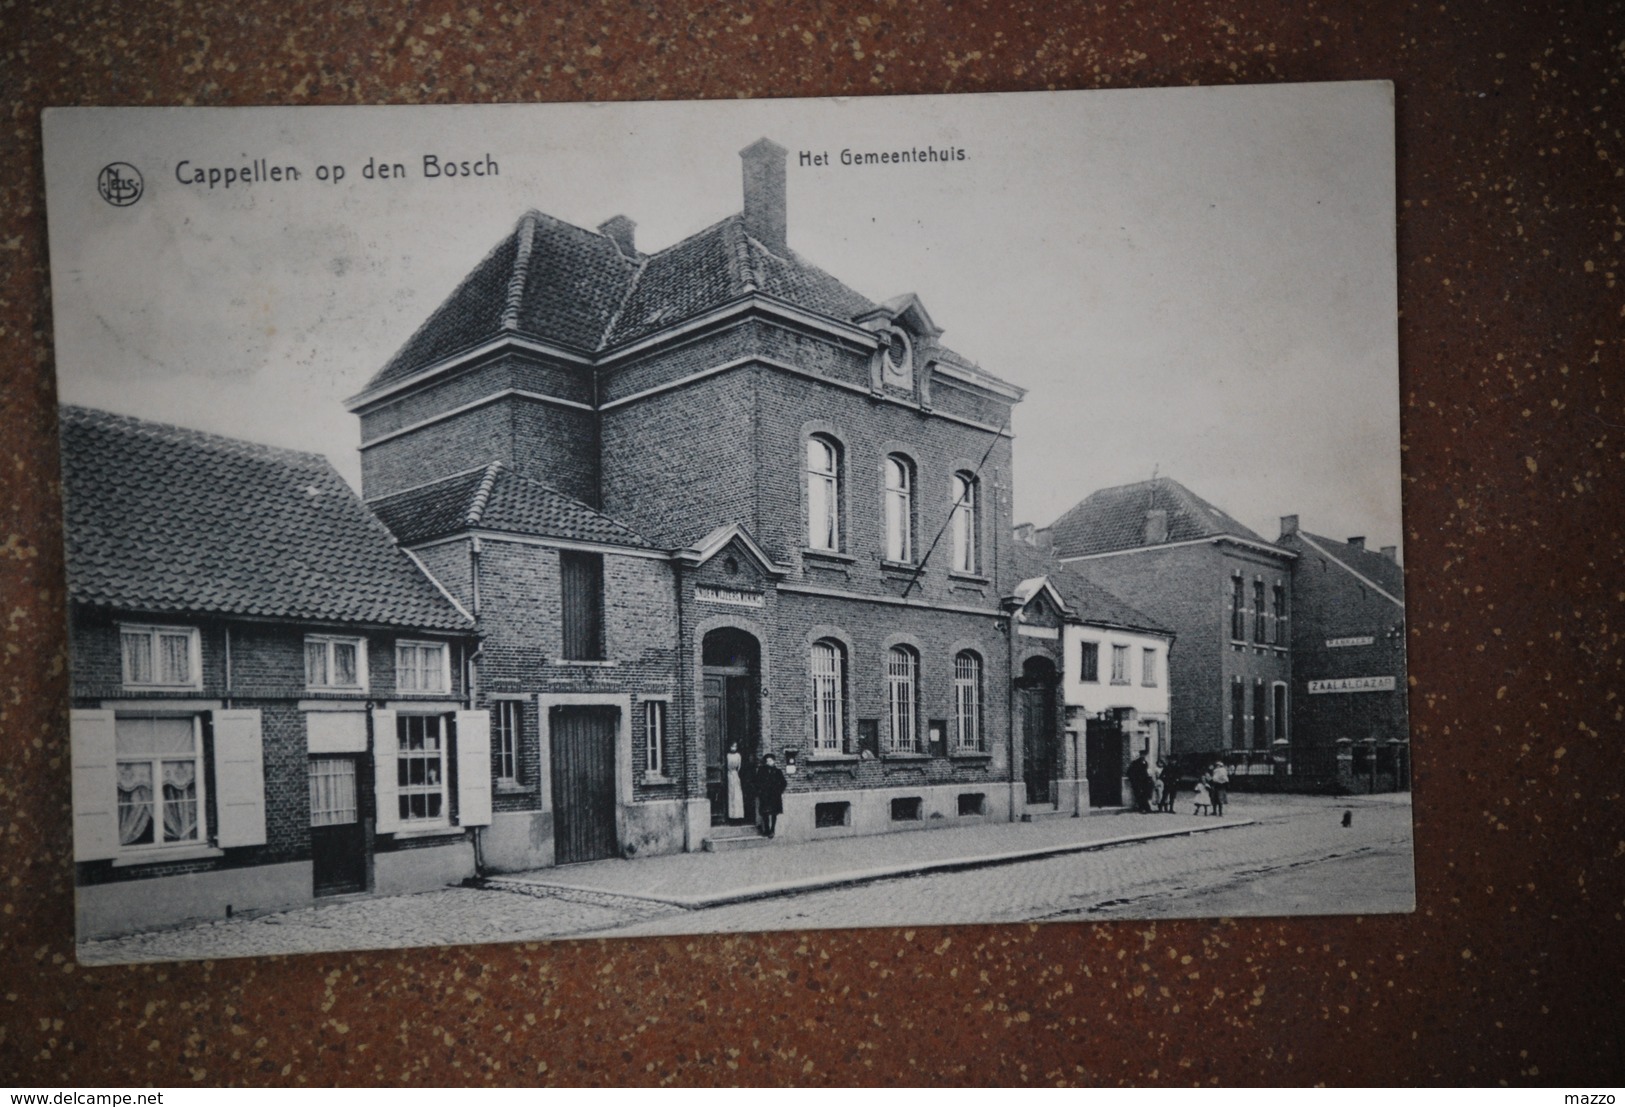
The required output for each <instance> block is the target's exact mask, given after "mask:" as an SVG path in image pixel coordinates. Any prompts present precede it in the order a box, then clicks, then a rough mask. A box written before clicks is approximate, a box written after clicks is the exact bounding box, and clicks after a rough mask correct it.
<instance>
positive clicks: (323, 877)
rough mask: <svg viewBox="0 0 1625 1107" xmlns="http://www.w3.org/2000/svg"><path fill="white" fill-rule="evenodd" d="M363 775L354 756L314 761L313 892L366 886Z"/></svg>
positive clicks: (358, 889)
mask: <svg viewBox="0 0 1625 1107" xmlns="http://www.w3.org/2000/svg"><path fill="white" fill-rule="evenodd" d="M359 774H360V765H359V763H358V760H357V759H356V758H354V757H312V758H311V759H310V764H309V780H310V867H311V884H312V891H313V892H314V893H315V894H316V895H318V896H334V895H342V894H344V893H346V892H362V891H365V890H366V888H367V843H366V830H365V828H364V827H363V825H362V823H361V802H360V801H361V792H360V788H359V787H358V777H359Z"/></svg>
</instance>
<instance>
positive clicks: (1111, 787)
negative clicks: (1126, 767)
mask: <svg viewBox="0 0 1625 1107" xmlns="http://www.w3.org/2000/svg"><path fill="white" fill-rule="evenodd" d="M1083 764H1084V771H1085V773H1086V774H1087V776H1088V778H1089V806H1090V807H1121V806H1123V728H1122V726H1121V724H1119V723H1118V722H1117V720H1116V719H1090V720H1089V722H1088V723H1087V724H1086V725H1085V727H1084V732H1083Z"/></svg>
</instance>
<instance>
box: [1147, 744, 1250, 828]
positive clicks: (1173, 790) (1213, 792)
mask: <svg viewBox="0 0 1625 1107" xmlns="http://www.w3.org/2000/svg"><path fill="white" fill-rule="evenodd" d="M1128 786H1129V791H1130V792H1131V793H1133V796H1134V810H1136V811H1139V812H1142V813H1143V814H1147V815H1149V814H1151V812H1152V811H1154V810H1155V811H1161V812H1165V813H1167V814H1170V815H1171V814H1173V810H1174V799H1175V797H1176V796H1178V795H1179V769H1178V768H1177V767H1176V766H1175V765H1173V764H1170V763H1169V761H1168V759H1167V758H1165V757H1159V758H1157V771H1156V772H1155V773H1152V771H1151V763H1150V755H1149V754H1148V753H1147V751H1145V750H1141V751H1140V752H1139V754H1138V755H1137V756H1136V757H1135V758H1134V760H1133V761H1132V762H1130V763H1129V767H1128ZM1229 791H1230V770H1228V769H1226V768H1225V766H1224V762H1223V761H1220V760H1215V761H1214V762H1213V764H1211V765H1209V766H1208V767H1207V770H1206V771H1205V772H1203V773H1202V776H1201V779H1199V780H1198V781H1197V782H1196V806H1195V808H1193V809H1192V814H1199V813H1201V811H1202V810H1203V809H1204V808H1206V810H1207V812H1208V814H1210V815H1222V814H1224V805H1225V801H1226V799H1227V798H1228V793H1229Z"/></svg>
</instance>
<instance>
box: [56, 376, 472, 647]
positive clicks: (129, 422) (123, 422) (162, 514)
mask: <svg viewBox="0 0 1625 1107" xmlns="http://www.w3.org/2000/svg"><path fill="white" fill-rule="evenodd" d="M60 418H61V429H62V498H63V504H64V510H65V513H66V527H65V530H66V546H67V568H68V595H69V597H70V598H71V599H72V600H73V601H74V602H76V603H83V604H92V605H96V606H102V607H112V608H120V609H123V610H126V611H131V612H144V613H151V614H170V613H173V614H178V615H224V616H233V615H235V616H246V617H255V618H267V619H285V620H297V621H308V622H321V623H349V624H359V625H365V626H383V627H400V628H403V629H412V630H439V631H452V632H464V633H468V632H471V631H472V630H473V624H472V622H471V620H469V618H468V617H467V616H466V615H465V614H464V613H462V612H461V611H460V610H459V609H458V608H457V607H456V606H455V605H454V604H452V603H451V601H450V600H448V599H447V598H446V596H445V595H444V594H443V593H442V592H441V591H440V590H439V589H438V588H437V587H436V586H435V585H434V583H433V582H431V581H430V580H429V579H428V577H426V576H425V575H424V574H423V573H422V572H421V571H419V569H418V568H417V567H416V565H415V564H414V563H413V562H412V560H411V559H410V558H409V557H408V556H407V555H406V554H405V553H403V552H402V551H401V550H399V549H398V548H396V546H395V543H394V542H393V541H392V540H391V538H390V536H389V532H388V531H386V530H385V529H384V527H383V525H382V524H380V523H379V522H378V520H377V519H375V518H374V517H373V516H372V514H371V513H370V512H368V511H367V508H366V506H365V505H364V504H363V503H362V502H361V500H360V498H359V497H358V496H357V495H356V494H355V493H354V492H353V491H352V490H351V489H350V486H349V485H347V484H345V483H344V481H343V479H341V478H340V477H339V475H338V473H337V472H335V471H334V469H333V467H332V465H330V464H329V463H328V462H327V459H326V458H323V457H321V456H319V455H317V454H307V453H299V452H296V451H293V450H282V449H277V448H274V447H271V446H261V445H258V444H256V443H252V442H244V441H241V440H239V439H235V438H225V437H222V436H220V435H214V434H205V433H203V432H201V431H194V430H187V429H184V428H181V427H174V426H168V425H166V424H162V423H151V422H147V421H145V420H141V419H132V418H129V417H127V416H123V415H113V414H111V413H109V412H105V411H95V410H91V409H88V408H79V407H66V406H65V407H63V408H62V409H61V415H60Z"/></svg>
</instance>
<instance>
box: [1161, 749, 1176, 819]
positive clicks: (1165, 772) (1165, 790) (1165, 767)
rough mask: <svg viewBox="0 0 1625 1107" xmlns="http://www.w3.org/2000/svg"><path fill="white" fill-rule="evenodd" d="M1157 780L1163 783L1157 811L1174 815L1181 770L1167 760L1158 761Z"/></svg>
mask: <svg viewBox="0 0 1625 1107" xmlns="http://www.w3.org/2000/svg"><path fill="white" fill-rule="evenodd" d="M1157 780H1158V781H1160V782H1161V783H1162V794H1161V795H1160V796H1158V797H1157V810H1158V811H1166V812H1168V814H1170V815H1172V814H1173V813H1174V797H1175V796H1177V795H1178V794H1179V770H1178V769H1177V768H1175V767H1174V766H1173V765H1170V764H1169V763H1168V759H1167V758H1158V759H1157Z"/></svg>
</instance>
